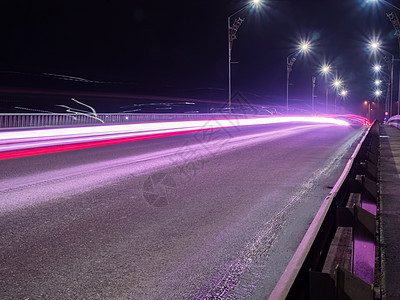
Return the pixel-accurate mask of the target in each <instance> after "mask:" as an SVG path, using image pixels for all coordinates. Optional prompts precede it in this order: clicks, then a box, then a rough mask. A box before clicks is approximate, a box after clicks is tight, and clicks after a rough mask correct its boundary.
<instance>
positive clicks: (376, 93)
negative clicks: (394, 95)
mask: <svg viewBox="0 0 400 300" xmlns="http://www.w3.org/2000/svg"><path fill="white" fill-rule="evenodd" d="M374 95H375V97H380V96H381V95H382V91H381V90H375V91H374Z"/></svg>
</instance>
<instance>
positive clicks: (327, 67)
mask: <svg viewBox="0 0 400 300" xmlns="http://www.w3.org/2000/svg"><path fill="white" fill-rule="evenodd" d="M330 72H331V66H330V65H327V64H324V65H322V67H321V73H322V74H323V75H324V76H325V102H326V103H325V113H328V96H329V89H328V75H329V74H330Z"/></svg>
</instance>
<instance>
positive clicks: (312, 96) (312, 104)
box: [311, 76, 317, 115]
mask: <svg viewBox="0 0 400 300" xmlns="http://www.w3.org/2000/svg"><path fill="white" fill-rule="evenodd" d="M311 80H312V92H311V107H312V113H313V115H314V114H315V110H314V98H315V82H316V81H317V77H315V76H313V77H312V78H311Z"/></svg>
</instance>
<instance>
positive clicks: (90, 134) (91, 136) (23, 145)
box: [0, 116, 355, 159]
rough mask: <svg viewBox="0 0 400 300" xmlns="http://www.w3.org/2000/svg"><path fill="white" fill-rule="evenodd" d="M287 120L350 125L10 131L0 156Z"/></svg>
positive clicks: (230, 122)
mask: <svg viewBox="0 0 400 300" xmlns="http://www.w3.org/2000/svg"><path fill="white" fill-rule="evenodd" d="M335 117H337V116H335ZM352 118H355V117H352ZM349 119H351V118H350V117H349ZM290 122H303V123H315V124H330V125H333V126H349V125H350V124H349V123H348V122H347V121H345V120H343V119H337V118H334V117H333V116H320V117H316V116H280V117H276V116H274V117H254V118H246V119H245V118H242V119H239V118H232V119H229V118H225V119H211V120H195V121H171V122H154V123H141V124H119V125H101V126H83V127H65V128H49V129H33V130H26V129H25V130H15V131H14V130H13V131H4V132H1V133H0V159H9V158H16V157H23V156H30V155H39V154H46V153H52V152H61V151H69V150H77V149H83V148H90V147H98V146H105V145H111V144H118V143H126V142H132V141H138V140H144V139H152V138H159V137H165V136H172V135H177V134H184V133H189V132H196V131H202V130H212V129H218V128H229V127H240V126H252V125H268V124H279V123H290Z"/></svg>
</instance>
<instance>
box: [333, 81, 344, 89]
mask: <svg viewBox="0 0 400 300" xmlns="http://www.w3.org/2000/svg"><path fill="white" fill-rule="evenodd" d="M341 85H342V81H341V80H339V79H335V80H334V81H333V86H334V87H336V88H338V87H340V86H341Z"/></svg>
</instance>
